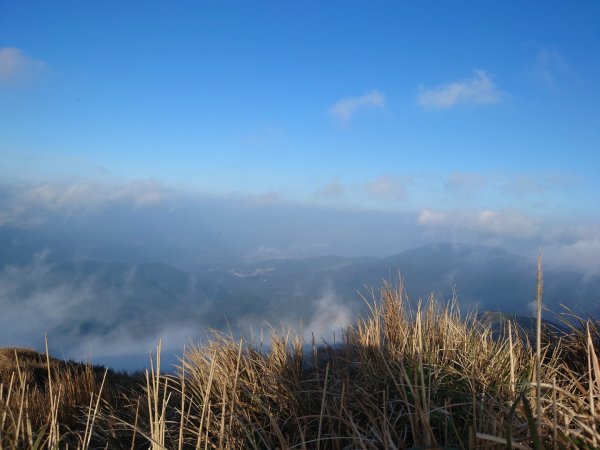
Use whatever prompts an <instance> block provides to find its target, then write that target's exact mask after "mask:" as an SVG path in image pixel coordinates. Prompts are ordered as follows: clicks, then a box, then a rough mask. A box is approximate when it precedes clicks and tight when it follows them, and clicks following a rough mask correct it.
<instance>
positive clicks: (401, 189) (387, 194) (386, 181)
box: [363, 175, 409, 201]
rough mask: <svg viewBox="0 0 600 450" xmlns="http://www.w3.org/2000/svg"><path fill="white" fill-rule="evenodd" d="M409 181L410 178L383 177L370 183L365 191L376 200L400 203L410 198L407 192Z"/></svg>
mask: <svg viewBox="0 0 600 450" xmlns="http://www.w3.org/2000/svg"><path fill="white" fill-rule="evenodd" d="M408 181H409V178H408V177H395V176H391V175H382V176H380V177H377V178H375V179H373V180H371V181H368V182H367V183H366V184H365V185H364V187H363V190H364V192H365V193H366V194H367V195H369V196H370V197H373V198H376V199H380V200H397V201H400V200H405V199H406V197H407V196H408V193H407V191H406V184H407V183H408Z"/></svg>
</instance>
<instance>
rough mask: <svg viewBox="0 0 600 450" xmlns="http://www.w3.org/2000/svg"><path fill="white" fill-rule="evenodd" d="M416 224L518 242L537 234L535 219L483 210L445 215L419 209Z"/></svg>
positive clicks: (505, 211) (515, 212)
mask: <svg viewBox="0 0 600 450" xmlns="http://www.w3.org/2000/svg"><path fill="white" fill-rule="evenodd" d="M417 223H418V224H420V225H424V226H427V227H433V228H447V229H451V230H456V231H471V232H476V233H481V234H482V235H492V236H505V237H517V238H531V237H535V236H536V235H537V234H538V232H539V231H540V228H539V223H538V221H537V220H536V219H534V218H533V217H530V216H528V215H526V214H523V213H521V212H519V211H515V210H502V211H494V210H490V209H483V210H475V211H451V212H445V211H435V210H431V209H422V210H421V211H420V213H419V214H418V216H417Z"/></svg>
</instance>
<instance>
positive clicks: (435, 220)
mask: <svg viewBox="0 0 600 450" xmlns="http://www.w3.org/2000/svg"><path fill="white" fill-rule="evenodd" d="M446 220H447V219H446V213H445V212H442V211H434V210H431V209H427V208H426V209H422V210H421V211H420V212H419V215H418V216H417V223H418V224H420V225H429V226H436V225H444V224H446Z"/></svg>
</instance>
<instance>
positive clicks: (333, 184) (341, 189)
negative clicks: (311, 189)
mask: <svg viewBox="0 0 600 450" xmlns="http://www.w3.org/2000/svg"><path fill="white" fill-rule="evenodd" d="M345 193H346V186H344V185H343V184H342V182H341V181H340V180H339V179H338V178H337V177H336V178H333V179H332V180H331V181H330V182H329V183H327V184H325V185H323V186H321V187H320V188H319V189H317V191H316V193H315V194H316V195H317V197H325V198H335V197H342V196H344V194H345Z"/></svg>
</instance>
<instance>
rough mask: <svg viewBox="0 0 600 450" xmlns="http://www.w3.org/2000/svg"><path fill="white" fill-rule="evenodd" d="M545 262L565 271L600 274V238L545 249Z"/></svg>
mask: <svg viewBox="0 0 600 450" xmlns="http://www.w3.org/2000/svg"><path fill="white" fill-rule="evenodd" d="M544 261H545V262H546V261H547V262H548V264H549V265H550V266H556V267H558V268H560V269H563V270H577V271H580V272H582V273H585V274H589V275H591V274H600V236H598V235H597V236H595V237H592V238H590V239H581V240H578V241H576V242H573V243H570V244H555V245H550V246H547V247H545V248H544Z"/></svg>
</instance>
